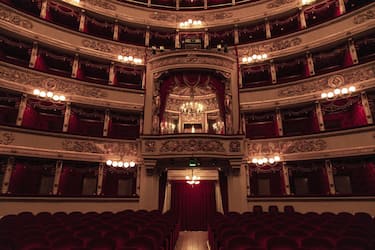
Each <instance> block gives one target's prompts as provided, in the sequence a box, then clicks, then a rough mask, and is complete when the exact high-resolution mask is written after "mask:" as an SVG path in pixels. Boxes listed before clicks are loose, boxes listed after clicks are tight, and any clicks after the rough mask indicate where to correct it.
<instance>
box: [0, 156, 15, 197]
mask: <svg viewBox="0 0 375 250" xmlns="http://www.w3.org/2000/svg"><path fill="white" fill-rule="evenodd" d="M13 167H14V157H9V158H8V162H7V166H6V168H5V173H4V177H3V185H2V187H1V193H2V194H7V193H8V191H9V183H10V178H11V177H12V172H13Z"/></svg>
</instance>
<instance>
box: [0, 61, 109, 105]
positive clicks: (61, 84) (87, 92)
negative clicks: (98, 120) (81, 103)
mask: <svg viewBox="0 0 375 250" xmlns="http://www.w3.org/2000/svg"><path fill="white" fill-rule="evenodd" d="M0 79H1V80H7V81H10V82H15V83H19V84H23V85H25V86H28V87H29V88H30V90H31V89H33V88H41V89H48V90H51V91H55V92H61V93H64V94H66V95H68V94H70V95H79V96H86V97H94V98H104V97H107V93H105V92H103V91H102V90H101V89H99V88H93V87H88V86H84V85H81V84H78V83H75V82H72V81H69V80H68V79H64V80H61V79H59V78H52V77H49V76H48V77H47V76H45V75H42V74H39V73H37V72H26V71H23V70H17V69H11V68H9V67H5V66H2V65H0ZM25 90H28V89H27V88H25Z"/></svg>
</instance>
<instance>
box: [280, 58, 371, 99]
mask: <svg viewBox="0 0 375 250" xmlns="http://www.w3.org/2000/svg"><path fill="white" fill-rule="evenodd" d="M374 77H375V65H374V64H372V65H368V66H366V67H363V68H356V69H352V70H348V71H344V72H342V73H341V74H331V75H328V76H322V77H319V78H316V79H314V80H309V81H305V82H302V83H299V84H296V85H293V86H290V87H288V88H283V89H280V90H279V91H278V96H280V97H286V96H295V95H301V94H308V93H313V92H318V91H322V90H324V89H327V88H332V87H333V86H334V87H339V86H341V85H343V84H344V83H345V85H350V84H355V83H358V82H362V81H366V80H369V79H371V78H374Z"/></svg>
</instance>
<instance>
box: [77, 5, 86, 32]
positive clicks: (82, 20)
mask: <svg viewBox="0 0 375 250" xmlns="http://www.w3.org/2000/svg"><path fill="white" fill-rule="evenodd" d="M85 29H86V15H85V10H84V9H82V10H81V15H80V17H79V28H78V30H79V31H81V32H85Z"/></svg>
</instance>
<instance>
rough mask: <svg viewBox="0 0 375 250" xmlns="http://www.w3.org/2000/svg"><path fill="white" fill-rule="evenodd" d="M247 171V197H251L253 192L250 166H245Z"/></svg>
mask: <svg viewBox="0 0 375 250" xmlns="http://www.w3.org/2000/svg"><path fill="white" fill-rule="evenodd" d="M245 171H246V196H250V195H251V190H250V173H249V164H246V165H245Z"/></svg>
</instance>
